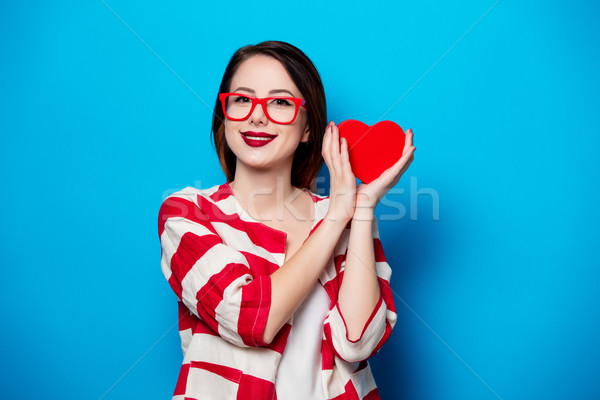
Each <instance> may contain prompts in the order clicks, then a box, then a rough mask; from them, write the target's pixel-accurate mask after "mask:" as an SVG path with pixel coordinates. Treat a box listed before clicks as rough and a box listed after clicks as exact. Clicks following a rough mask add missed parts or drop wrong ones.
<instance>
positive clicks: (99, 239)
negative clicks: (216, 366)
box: [0, 0, 600, 400]
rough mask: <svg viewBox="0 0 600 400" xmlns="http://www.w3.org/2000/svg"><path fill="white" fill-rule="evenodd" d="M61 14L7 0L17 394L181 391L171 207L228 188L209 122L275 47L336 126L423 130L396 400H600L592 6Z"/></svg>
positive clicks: (397, 285)
mask: <svg viewBox="0 0 600 400" xmlns="http://www.w3.org/2000/svg"><path fill="white" fill-rule="evenodd" d="M52 3H53V4H51V2H26V3H23V2H2V5H1V6H0V54H1V59H2V61H1V64H0V73H1V74H0V93H1V96H0V105H1V108H0V110H1V111H0V113H1V115H0V116H1V118H0V132H1V142H0V163H1V169H0V171H1V174H2V175H1V178H2V189H1V190H2V191H1V198H0V209H1V210H2V229H1V231H0V250H1V251H2V261H1V262H2V280H1V282H0V296H1V301H0V309H1V313H2V314H1V315H2V330H1V332H0V339H1V342H2V345H1V346H0V359H1V360H3V362H2V367H0V368H2V371H1V375H0V397H1V398H6V399H8V398H20V399H33V398H44V399H101V398H102V399H104V398H105V399H111V400H112V399H130V398H144V399H165V398H169V397H170V395H171V394H172V391H173V388H174V385H175V381H176V377H177V373H178V368H179V364H180V362H181V353H180V347H179V338H178V333H177V329H176V328H175V326H174V323H176V320H177V315H176V304H175V298H174V295H173V294H172V293H171V291H170V288H169V286H168V284H167V283H166V281H165V280H164V277H163V276H162V273H161V271H160V247H159V241H158V235H157V225H156V216H157V212H158V208H159V206H160V203H161V201H162V200H163V198H164V197H165V196H166V195H167V194H169V193H171V192H173V191H175V190H177V189H180V188H183V187H185V186H190V185H191V186H197V187H202V188H206V187H210V186H212V185H215V184H218V183H222V182H223V180H224V177H223V174H222V172H221V171H220V168H219V164H218V161H217V158H216V156H215V155H214V150H213V148H212V145H211V143H210V136H209V133H210V117H211V110H210V106H212V104H213V103H214V100H215V98H216V93H217V89H218V85H219V82H220V79H221V74H222V72H223V70H224V67H225V65H226V63H227V61H228V59H229V57H230V56H231V54H232V53H233V51H235V49H237V48H238V47H240V46H242V45H245V44H250V43H257V42H260V41H262V40H268V39H278V40H285V41H289V42H291V43H293V44H295V45H297V46H298V47H300V48H301V49H302V50H304V51H305V52H306V53H307V54H308V56H309V57H311V59H312V60H313V61H314V63H315V64H316V65H317V67H318V69H319V71H320V72H321V74H322V78H323V81H324V84H325V89H326V93H327V96H328V97H327V100H328V105H329V118H330V119H333V120H335V121H337V122H340V121H342V120H344V119H348V118H354V119H360V120H362V121H364V122H367V123H369V124H372V123H375V122H377V121H378V120H380V119H391V120H394V121H397V122H398V123H400V124H401V125H402V126H403V127H404V128H408V127H412V128H413V129H414V131H415V142H416V146H417V152H416V154H415V155H416V160H415V162H414V164H413V165H412V166H411V168H410V170H409V171H408V172H407V174H406V175H405V177H403V179H402V181H401V182H400V184H399V185H398V186H397V187H396V188H395V191H394V193H395V194H390V196H389V198H388V205H387V206H385V205H381V206H380V208H379V209H378V214H379V217H380V220H381V221H380V230H381V235H382V240H383V244H384V248H385V249H386V254H387V256H388V259H389V260H390V264H391V265H392V267H393V269H394V275H393V285H392V286H393V289H394V291H395V294H396V303H397V308H398V317H399V318H398V323H397V325H396V328H395V331H394V334H393V335H392V337H391V338H390V340H389V342H388V343H387V344H386V345H385V347H384V348H383V351H382V352H381V353H380V354H378V355H377V356H375V357H374V358H373V359H372V367H373V370H374V373H375V376H376V379H377V382H378V385H379V387H380V392H381V394H382V396H383V398H384V399H414V400H426V399H427V400H429V399H431V400H439V399H451V400H453V399H457V400H459V399H460V400H468V399H598V398H600V386H598V383H597V382H598V378H599V377H600V372H599V371H600V346H599V344H598V338H599V337H600V312H599V304H600V302H599V301H600V290H599V289H600V273H599V271H598V267H599V248H600V246H599V245H598V237H599V236H600V235H599V233H600V232H599V230H600V228H599V227H600V211H599V207H598V203H599V201H600V191H599V189H598V183H599V182H598V171H599V170H600V169H599V162H598V159H599V157H598V155H597V153H598V147H599V144H600V140H599V136H598V134H599V130H598V125H599V122H600V118H599V115H600V113H599V112H598V110H599V109H600V99H599V93H600V85H599V79H600V78H599V74H598V71H599V70H600V58H599V54H600V52H599V51H598V44H597V43H598V39H599V33H600V31H599V28H598V24H597V17H598V15H599V7H598V5H597V3H596V2H591V1H589V2H585V1H580V2H571V3H570V4H569V5H567V4H563V2H558V1H527V0H526V1H521V2H516V1H514V0H513V1H510V0H504V1H500V2H498V3H497V4H496V6H495V7H493V8H492V9H491V10H490V7H492V6H493V5H494V2H493V1H479V2H477V1H463V2H430V1H422V2H400V3H395V2H394V3H392V2H390V3H383V2H378V1H369V2H352V1H344V2H330V3H327V5H320V4H318V3H317V2H310V1H308V2H306V1H304V2H292V3H285V4H282V3H279V2H273V3H271V2H266V3H264V4H261V3H259V2H239V3H236V2H228V3H225V4H222V5H218V4H217V2H211V4H200V2H191V1H176V2H171V3H167V2H156V1H149V2H133V1H121V0H106V3H105V2H103V1H79V2H70V3H68V2H52ZM487 11H489V13H487V14H486V12H487ZM483 15H485V17H484V18H483V19H481V20H480V18H481V17H482V16H483ZM478 21H479V22H478ZM477 22H478V23H477ZM474 24H475V26H474ZM465 33H467V34H466V35H464V34H465ZM463 35H464V36H463ZM448 50H450V51H449V52H448ZM432 67H433V68H432ZM415 84H416V85H415ZM207 104H208V106H207ZM411 182H412V184H413V186H412V187H411ZM402 190H404V192H403V193H402ZM419 190H420V192H419ZM390 202H393V203H390ZM399 203H400V204H402V205H401V206H400V205H398V204H399ZM389 204H392V206H390V205H389ZM436 211H437V212H439V215H436ZM411 213H412V214H411ZM411 215H412V217H411ZM400 217H402V218H400Z"/></svg>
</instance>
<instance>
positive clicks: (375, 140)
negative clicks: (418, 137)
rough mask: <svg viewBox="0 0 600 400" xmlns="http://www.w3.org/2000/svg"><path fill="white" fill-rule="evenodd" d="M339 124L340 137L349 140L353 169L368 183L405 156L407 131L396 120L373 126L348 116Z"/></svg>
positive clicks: (358, 176)
mask: <svg viewBox="0 0 600 400" xmlns="http://www.w3.org/2000/svg"><path fill="white" fill-rule="evenodd" d="M338 128H339V130H340V137H343V138H346V141H347V142H348V149H349V150H350V154H349V156H350V165H351V167H352V172H354V175H355V176H356V177H357V178H358V179H360V180H361V181H362V182H364V183H369V182H371V181H373V180H375V179H377V178H378V177H379V176H380V175H381V173H382V172H383V171H385V170H386V169H388V168H389V167H391V166H392V165H394V164H395V163H396V162H397V161H398V160H399V159H400V157H402V150H404V139H405V135H404V131H403V130H402V128H401V127H400V125H398V124H397V123H395V122H392V121H380V122H378V123H376V124H375V125H373V126H369V125H367V124H364V123H362V122H360V121H356V120H354V119H348V120H346V121H343V122H341V123H340V124H339V125H338Z"/></svg>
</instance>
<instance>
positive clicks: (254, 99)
mask: <svg viewBox="0 0 600 400" xmlns="http://www.w3.org/2000/svg"><path fill="white" fill-rule="evenodd" d="M231 95H237V96H242V97H246V98H248V99H250V101H251V102H252V106H251V107H250V111H249V112H248V115H246V116H245V117H244V118H232V117H230V116H229V115H228V114H227V105H226V104H225V99H226V98H227V97H228V96H231ZM273 99H282V100H289V101H291V102H292V103H294V105H295V106H296V110H295V112H294V117H293V118H292V120H291V121H290V122H278V121H275V120H274V119H273V118H271V116H270V115H269V112H268V111H267V101H269V100H273ZM219 101H221V105H222V106H223V115H224V116H225V118H227V119H228V120H230V121H244V120H246V119H248V118H250V115H252V113H253V112H254V109H255V108H256V105H257V104H260V105H261V106H262V109H263V111H264V114H265V116H266V117H267V119H268V120H269V121H271V122H273V123H275V124H280V125H289V124H291V123H293V122H294V121H295V120H296V117H297V116H298V110H300V107H304V109H307V107H306V100H303V99H299V98H297V97H284V96H273V97H262V98H261V97H252V96H249V95H247V94H244V93H219Z"/></svg>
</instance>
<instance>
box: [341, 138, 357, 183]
mask: <svg viewBox="0 0 600 400" xmlns="http://www.w3.org/2000/svg"><path fill="white" fill-rule="evenodd" d="M340 161H341V163H342V168H343V172H344V175H346V176H351V177H354V173H353V172H352V166H351V165H350V153H349V150H348V141H346V138H342V139H341V144H340Z"/></svg>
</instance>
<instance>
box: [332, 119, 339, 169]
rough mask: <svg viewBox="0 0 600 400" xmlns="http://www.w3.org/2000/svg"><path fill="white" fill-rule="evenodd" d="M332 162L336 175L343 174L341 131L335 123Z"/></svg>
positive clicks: (333, 127) (333, 126)
mask: <svg viewBox="0 0 600 400" xmlns="http://www.w3.org/2000/svg"><path fill="white" fill-rule="evenodd" d="M331 161H332V163H333V169H334V170H335V172H336V173H342V160H341V156H340V130H339V129H338V127H337V126H335V124H334V123H332V125H331Z"/></svg>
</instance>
